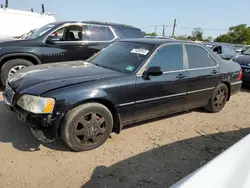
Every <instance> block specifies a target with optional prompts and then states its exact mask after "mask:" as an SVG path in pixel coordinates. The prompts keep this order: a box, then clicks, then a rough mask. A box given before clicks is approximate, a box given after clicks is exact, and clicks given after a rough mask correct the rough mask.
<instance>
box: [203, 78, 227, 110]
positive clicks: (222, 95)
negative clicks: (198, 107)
mask: <svg viewBox="0 0 250 188" xmlns="http://www.w3.org/2000/svg"><path fill="white" fill-rule="evenodd" d="M228 94H229V93H228V87H227V86H226V85H225V84H223V83H221V84H219V85H218V86H217V87H216V88H215V90H214V92H213V94H212V96H211V98H210V100H209V102H208V104H207V105H206V106H205V107H204V108H205V109H206V110H208V111H209V112H213V113H215V112H219V111H221V110H222V109H223V108H224V106H225V104H226V102H227V99H228Z"/></svg>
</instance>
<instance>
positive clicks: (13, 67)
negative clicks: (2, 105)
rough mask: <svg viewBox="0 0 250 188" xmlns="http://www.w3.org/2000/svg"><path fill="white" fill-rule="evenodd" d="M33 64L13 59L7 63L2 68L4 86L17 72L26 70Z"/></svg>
mask: <svg viewBox="0 0 250 188" xmlns="http://www.w3.org/2000/svg"><path fill="white" fill-rule="evenodd" d="M32 65H33V64H32V63H31V62H30V61H28V60H25V59H12V60H9V61H7V62H6V63H5V64H4V65H3V66H2V68H1V82H2V84H3V86H5V85H6V81H7V79H8V78H9V77H11V76H13V75H14V74H15V73H16V72H17V71H19V70H21V69H24V68H26V67H28V66H32Z"/></svg>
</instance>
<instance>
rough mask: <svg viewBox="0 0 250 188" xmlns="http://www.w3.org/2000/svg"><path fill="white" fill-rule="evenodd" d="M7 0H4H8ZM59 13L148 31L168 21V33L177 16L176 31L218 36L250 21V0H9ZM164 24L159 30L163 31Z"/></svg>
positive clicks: (59, 18) (24, 7) (61, 17)
mask: <svg viewBox="0 0 250 188" xmlns="http://www.w3.org/2000/svg"><path fill="white" fill-rule="evenodd" d="M4 2H5V0H0V3H2V4H4ZM42 3H43V4H44V5H45V9H46V11H47V12H52V13H56V20H57V21H62V20H63V21H66V20H98V21H109V22H117V23H123V24H129V25H133V26H136V27H139V28H141V29H142V30H143V31H146V32H154V31H155V27H154V25H163V24H164V25H167V26H166V27H165V34H166V35H171V34H172V25H173V22H174V19H176V20H177V27H176V31H175V34H176V35H190V34H191V32H192V28H195V27H200V28H202V29H203V31H204V36H206V37H207V36H212V37H216V36H218V35H220V34H223V33H226V32H227V30H228V28H229V27H230V26H233V25H237V24H243V23H244V24H247V25H249V26H250V19H249V0H237V1H233V0H220V1H219V0H209V1H208V0H206V1H204V0H173V1H170V0H123V1H122V0H9V8H11V9H19V10H30V8H33V9H34V11H35V12H40V11H41V4H42ZM162 28H163V27H162V26H158V27H157V30H156V31H157V33H158V34H162V30H163V29H162Z"/></svg>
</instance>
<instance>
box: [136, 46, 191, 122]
mask: <svg viewBox="0 0 250 188" xmlns="http://www.w3.org/2000/svg"><path fill="white" fill-rule="evenodd" d="M183 59H184V58H183V50H182V45H181V44H171V45H166V46H164V47H161V48H160V49H159V50H157V51H156V53H155V55H153V57H152V59H151V60H150V62H149V63H148V64H147V66H146V67H145V70H147V69H148V68H149V67H152V66H158V67H161V69H162V71H163V74H162V75H160V76H150V78H149V79H144V77H143V76H141V75H138V76H137V80H136V91H137V95H136V97H135V98H136V99H135V100H136V113H135V118H136V120H137V121H141V120H146V119H149V118H153V117H157V116H163V115H166V114H169V113H173V112H177V111H181V110H183V108H184V106H185V103H186V94H187V81H188V76H187V71H186V69H185V66H184V61H183Z"/></svg>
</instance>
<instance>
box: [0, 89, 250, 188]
mask: <svg viewBox="0 0 250 188" xmlns="http://www.w3.org/2000/svg"><path fill="white" fill-rule="evenodd" d="M249 104H250V89H249V88H248V89H246V88H245V89H243V90H242V91H241V92H240V93H238V94H237V95H235V96H233V97H232V98H231V100H230V102H228V103H227V104H226V107H225V108H224V109H223V111H221V112H220V113H217V114H211V113H206V112H205V111H203V110H201V109H198V110H193V111H190V112H185V113H180V114H177V115H173V116H170V117H166V118H163V119H160V120H159V119H158V120H155V121H153V122H146V123H144V124H140V126H130V127H129V128H126V129H124V130H123V131H122V132H121V134H120V135H116V134H112V135H111V138H110V139H108V141H107V142H106V143H105V144H104V145H103V146H101V147H100V148H98V149H95V150H92V151H88V152H82V153H76V152H72V151H70V150H68V148H67V147H66V146H65V145H64V143H63V142H62V141H61V140H58V141H56V142H55V143H51V144H41V143H40V142H39V141H37V140H36V139H35V138H34V137H33V136H32V135H31V133H30V131H29V129H28V128H27V127H26V126H25V125H23V124H21V123H20V122H18V120H17V118H16V116H15V114H13V113H12V112H8V111H7V110H6V109H5V108H4V104H3V102H2V101H0V187H1V188H7V187H8V188H9V187H20V188H22V187H46V188H48V187H91V188H92V187H93V188H95V187H97V188H99V187H103V188H106V187H107V188H109V187H118V188H123V187H127V188H131V187H132V188H133V187H169V186H170V185H172V184H173V183H175V182H176V181H178V180H180V179H181V178H182V177H184V176H186V175H187V174H189V173H191V172H193V171H194V170H196V169H198V168H199V167H200V166H202V165H204V164H205V163H206V162H208V161H209V160H211V159H212V158H214V157H215V156H216V155H218V154H219V153H221V152H222V151H224V150H225V149H227V148H228V147H229V146H231V145H232V144H234V143H235V142H237V141H238V140H239V139H241V138H242V137H244V136H245V135H247V134H248V133H250V118H249V114H250V105H249Z"/></svg>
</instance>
